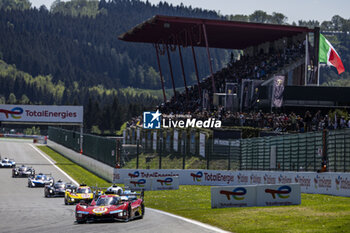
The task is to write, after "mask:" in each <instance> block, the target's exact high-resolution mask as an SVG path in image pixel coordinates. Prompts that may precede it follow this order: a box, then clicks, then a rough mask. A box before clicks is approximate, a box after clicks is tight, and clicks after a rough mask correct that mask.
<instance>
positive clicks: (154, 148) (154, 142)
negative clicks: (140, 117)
mask: <svg viewBox="0 0 350 233" xmlns="http://www.w3.org/2000/svg"><path fill="white" fill-rule="evenodd" d="M152 149H153V150H157V132H156V131H154V132H153V143H152Z"/></svg>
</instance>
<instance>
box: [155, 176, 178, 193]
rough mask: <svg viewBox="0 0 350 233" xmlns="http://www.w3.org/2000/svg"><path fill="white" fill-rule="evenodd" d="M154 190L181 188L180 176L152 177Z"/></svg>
mask: <svg viewBox="0 0 350 233" xmlns="http://www.w3.org/2000/svg"><path fill="white" fill-rule="evenodd" d="M152 179H153V180H152V190H175V189H179V177H178V176H167V177H158V178H152Z"/></svg>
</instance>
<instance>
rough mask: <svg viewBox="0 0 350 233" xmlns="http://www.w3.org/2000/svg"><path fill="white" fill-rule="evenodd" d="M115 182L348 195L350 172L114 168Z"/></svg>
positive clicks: (349, 192)
mask: <svg viewBox="0 0 350 233" xmlns="http://www.w3.org/2000/svg"><path fill="white" fill-rule="evenodd" d="M114 173H115V174H114V181H113V182H114V183H123V182H124V179H126V178H136V177H137V178H140V179H141V178H153V177H155V178H157V177H163V178H164V177H173V176H178V177H179V185H211V186H234V185H262V184H266V185H269V184H272V185H283V184H290V183H298V184H300V188H301V192H302V193H318V194H330V195H337V196H350V173H335V172H328V173H316V172H277V171H219V170H218V171H216V170H194V169H193V170H192V169H191V170H180V169H179V170H177V169H161V170H159V169H155V170H148V169H115V170H114Z"/></svg>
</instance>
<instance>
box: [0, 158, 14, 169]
mask: <svg viewBox="0 0 350 233" xmlns="http://www.w3.org/2000/svg"><path fill="white" fill-rule="evenodd" d="M15 166H16V162H15V161H14V160H13V159H8V158H4V159H0V167H3V168H11V167H15Z"/></svg>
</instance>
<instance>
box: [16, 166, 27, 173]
mask: <svg viewBox="0 0 350 233" xmlns="http://www.w3.org/2000/svg"><path fill="white" fill-rule="evenodd" d="M18 170H19V171H21V172H25V171H26V170H27V168H26V167H20V168H19V169H18Z"/></svg>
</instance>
